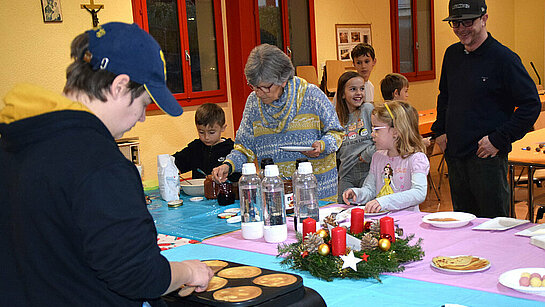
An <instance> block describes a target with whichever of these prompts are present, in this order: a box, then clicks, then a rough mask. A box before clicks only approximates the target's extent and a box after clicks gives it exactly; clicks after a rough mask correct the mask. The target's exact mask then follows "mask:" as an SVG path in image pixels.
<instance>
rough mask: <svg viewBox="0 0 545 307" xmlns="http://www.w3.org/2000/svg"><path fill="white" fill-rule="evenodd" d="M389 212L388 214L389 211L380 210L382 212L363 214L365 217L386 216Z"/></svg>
mask: <svg viewBox="0 0 545 307" xmlns="http://www.w3.org/2000/svg"><path fill="white" fill-rule="evenodd" d="M389 212H390V210H382V211H379V212H373V213H368V212H365V216H379V215H384V214H388V213H389Z"/></svg>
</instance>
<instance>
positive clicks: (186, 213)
mask: <svg viewBox="0 0 545 307" xmlns="http://www.w3.org/2000/svg"><path fill="white" fill-rule="evenodd" d="M145 194H146V195H148V196H150V197H151V198H152V203H151V205H149V206H148V210H149V212H150V213H151V215H152V216H153V220H154V222H155V227H156V228H157V232H158V233H162V234H167V235H172V236H177V237H184V238H187V239H193V240H199V241H202V240H204V239H208V238H211V237H213V236H217V235H221V234H224V233H228V232H231V231H235V230H239V229H240V223H234V224H229V223H227V221H226V220H225V219H221V218H218V214H219V213H222V212H223V211H225V210H226V209H228V208H239V207H240V204H239V201H238V200H237V201H235V203H234V204H232V205H229V206H220V205H218V202H217V200H215V199H211V200H207V199H206V198H205V199H204V200H203V201H199V202H192V201H190V200H189V199H190V198H191V197H192V196H188V195H186V194H184V193H181V194H180V199H182V200H183V201H184V204H183V205H182V206H180V207H177V208H169V207H168V206H167V202H166V201H164V200H162V199H161V196H160V194H159V190H157V189H156V190H151V191H146V192H145ZM327 204H329V203H328V202H325V201H320V202H319V205H320V206H325V205H327Z"/></svg>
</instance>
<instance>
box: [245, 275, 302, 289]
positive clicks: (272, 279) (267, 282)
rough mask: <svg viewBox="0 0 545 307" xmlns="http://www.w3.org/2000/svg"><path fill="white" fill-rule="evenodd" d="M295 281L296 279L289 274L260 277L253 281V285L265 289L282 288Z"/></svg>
mask: <svg viewBox="0 0 545 307" xmlns="http://www.w3.org/2000/svg"><path fill="white" fill-rule="evenodd" d="M296 281H297V277H295V276H293V275H290V274H269V275H262V276H259V277H257V278H255V279H254V280H253V282H254V284H256V285H260V286H265V287H283V286H287V285H291V284H293V283H294V282H296Z"/></svg>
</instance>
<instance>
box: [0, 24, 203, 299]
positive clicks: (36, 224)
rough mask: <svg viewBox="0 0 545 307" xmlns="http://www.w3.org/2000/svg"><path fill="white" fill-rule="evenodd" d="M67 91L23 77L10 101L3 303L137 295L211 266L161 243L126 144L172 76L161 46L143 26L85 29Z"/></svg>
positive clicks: (162, 289)
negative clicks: (176, 257)
mask: <svg viewBox="0 0 545 307" xmlns="http://www.w3.org/2000/svg"><path fill="white" fill-rule="evenodd" d="M71 49H72V50H71V56H72V58H73V59H74V62H73V63H72V64H70V66H69V67H68V69H67V74H66V77H67V81H66V85H65V88H64V91H63V95H59V94H56V93H53V92H50V91H47V90H45V89H43V88H41V87H38V86H34V85H29V84H21V85H17V86H16V87H15V88H13V89H12V90H11V91H10V92H9V93H8V94H7V96H6V97H5V98H4V102H5V107H4V108H3V109H1V110H0V134H1V135H2V137H1V138H0V174H1V175H0V195H1V197H0V208H1V210H0V234H1V235H0V246H1V247H2V252H0V263H1V266H2V270H1V272H0V275H1V278H0V305H2V306H44V305H45V306H135V307H141V306H142V305H143V304H144V303H145V302H149V303H150V304H152V305H156V304H160V303H161V302H160V300H158V298H159V297H160V296H161V295H162V294H164V293H167V292H169V291H172V290H175V289H177V288H179V287H180V286H181V285H182V284H186V285H191V286H195V287H196V288H197V291H204V290H205V289H206V287H207V285H208V281H209V280H210V278H211V277H212V275H213V274H212V272H211V270H210V269H209V268H208V267H207V266H206V265H205V264H204V263H202V262H200V261H198V260H189V261H183V262H169V261H168V260H167V259H166V258H165V257H164V256H162V255H161V254H160V249H159V247H158V246H157V232H156V229H155V225H154V223H153V219H152V217H151V215H150V214H149V212H148V210H147V208H146V202H145V198H144V192H143V189H142V182H141V180H140V177H139V174H138V171H137V169H136V167H135V166H134V164H132V163H131V162H130V161H129V160H127V159H126V158H125V157H124V156H123V154H122V153H121V152H120V151H119V149H118V148H117V145H116V143H115V138H120V137H121V136H122V135H123V134H124V133H125V132H127V131H129V130H130V129H131V128H132V127H133V126H134V125H135V124H136V122H138V121H141V122H143V121H144V120H145V118H146V113H145V112H146V106H147V105H149V104H150V103H151V102H152V101H154V102H156V103H157V104H158V105H159V106H160V107H161V108H162V109H163V110H164V111H165V112H167V113H168V114H170V115H172V116H178V115H180V114H182V108H181V107H180V105H179V104H178V103H177V102H176V100H175V98H174V97H173V96H172V94H171V93H170V91H169V90H168V88H167V87H166V82H165V80H166V78H165V66H164V60H163V56H162V52H161V49H160V47H159V45H158V44H157V42H155V40H153V38H152V37H151V36H150V35H149V34H148V33H146V32H145V31H143V30H142V29H140V28H139V27H138V26H137V25H135V24H133V25H129V24H124V23H107V24H104V25H102V26H100V27H98V28H95V29H93V30H89V31H87V32H85V33H83V34H81V35H79V36H77V37H76V38H75V39H74V41H73V42H72V46H71Z"/></svg>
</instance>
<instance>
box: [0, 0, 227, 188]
mask: <svg viewBox="0 0 545 307" xmlns="http://www.w3.org/2000/svg"><path fill="white" fill-rule="evenodd" d="M80 3H88V1H74V0H62V1H61V9H62V13H63V22H61V23H44V22H43V19H42V11H41V10H42V8H41V4H40V1H4V3H3V4H4V5H3V6H2V10H0V29H1V31H0V42H2V47H1V51H0V65H1V66H2V69H1V70H0V97H4V96H5V94H6V93H7V92H8V90H9V89H10V88H12V87H13V86H14V85H15V84H17V83H19V82H30V83H34V84H38V85H41V86H44V87H45V88H47V89H50V90H53V91H56V92H59V93H60V92H62V88H63V86H64V82H65V69H66V67H67V66H68V64H70V62H71V61H70V42H71V41H72V39H73V38H74V37H75V36H76V35H78V34H80V33H82V32H84V31H86V30H88V29H90V28H91V27H92V22H91V15H90V14H89V13H88V12H87V11H85V10H82V9H80ZM95 3H100V4H104V6H105V7H104V10H101V11H100V12H99V13H98V17H99V21H100V23H107V22H110V21H123V22H132V21H133V17H132V6H131V1H130V0H99V1H95ZM223 11H225V10H223ZM223 19H224V20H225V16H224V17H223ZM23 21H24V22H23ZM224 24H225V23H224ZM225 31H226V29H225V27H224V37H226V33H225ZM225 53H226V54H227V49H225ZM0 103H2V102H1V100H0ZM219 105H220V106H221V107H223V109H224V110H225V111H226V120H227V125H228V128H227V129H226V132H225V133H224V135H225V136H226V137H230V138H234V132H233V128H232V127H233V124H232V122H233V121H232V115H231V111H230V110H231V107H230V104H229V103H227V102H226V103H222V104H219ZM0 107H1V105H0ZM195 110H196V107H187V108H184V113H183V114H182V116H180V117H176V118H173V117H170V116H168V115H163V114H161V115H153V116H149V115H148V116H147V119H146V121H145V122H144V123H138V124H137V125H136V126H135V127H134V128H133V130H131V131H130V132H128V133H126V134H125V135H124V137H135V136H137V137H139V138H140V147H141V155H140V158H141V162H142V165H143V171H144V179H155V178H157V175H156V174H157V171H156V170H157V155H159V154H164V153H169V154H172V153H174V152H176V151H178V150H180V149H182V148H183V147H184V146H185V145H186V144H187V143H189V142H190V141H192V140H193V139H195V138H197V132H196V130H195V124H194V116H195V112H194V111H195Z"/></svg>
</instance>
